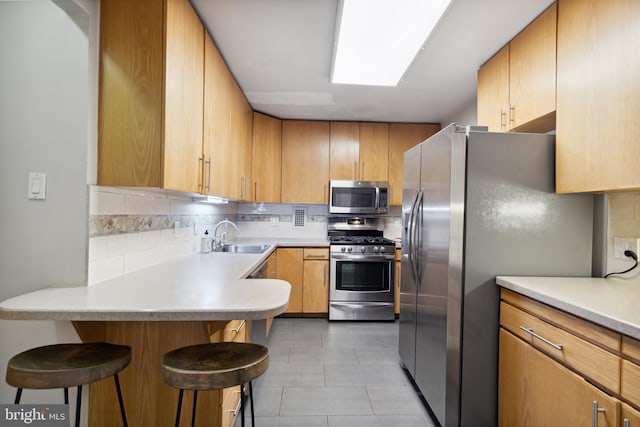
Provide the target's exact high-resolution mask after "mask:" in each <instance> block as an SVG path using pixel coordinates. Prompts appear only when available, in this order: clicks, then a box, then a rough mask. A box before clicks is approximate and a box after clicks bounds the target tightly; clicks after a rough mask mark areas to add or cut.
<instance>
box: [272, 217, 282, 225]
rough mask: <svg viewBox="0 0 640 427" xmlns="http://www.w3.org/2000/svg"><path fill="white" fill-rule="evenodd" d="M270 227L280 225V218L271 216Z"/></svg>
mask: <svg viewBox="0 0 640 427" xmlns="http://www.w3.org/2000/svg"><path fill="white" fill-rule="evenodd" d="M270 219H271V225H273V226H274V227H277V226H278V224H280V218H279V217H277V216H272V217H271V218H270Z"/></svg>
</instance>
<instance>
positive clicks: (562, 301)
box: [496, 276, 640, 340]
mask: <svg viewBox="0 0 640 427" xmlns="http://www.w3.org/2000/svg"><path fill="white" fill-rule="evenodd" d="M496 283H497V284H498V285H500V286H502V287H503V288H506V289H510V290H512V291H514V292H518V293H520V294H522V295H525V296H528V297H531V298H533V299H535V300H538V301H540V302H543V303H545V304H548V305H550V306H552V307H556V308H558V309H560V310H564V311H566V312H568V313H571V314H574V315H576V316H578V317H581V318H583V319H586V320H590V321H592V322H594V323H597V324H599V325H602V326H605V327H607V328H609V329H612V330H614V331H617V332H619V333H621V334H624V335H628V336H630V337H633V338H636V339H639V340H640V309H639V308H638V307H639V306H640V281H639V280H624V279H620V278H614V277H611V278H608V279H602V278H591V277H520V276H498V277H497V278H496Z"/></svg>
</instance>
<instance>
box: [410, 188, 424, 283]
mask: <svg viewBox="0 0 640 427" xmlns="http://www.w3.org/2000/svg"><path fill="white" fill-rule="evenodd" d="M423 194H424V192H423V190H420V191H419V192H418V195H417V197H416V200H415V204H414V207H413V215H412V220H413V221H412V222H413V225H412V227H411V232H412V235H411V247H410V250H411V254H410V256H409V258H410V259H411V272H412V275H413V278H414V280H415V283H416V287H420V269H419V266H420V260H419V255H420V227H419V226H418V225H419V224H418V213H419V212H420V211H421V209H422V198H423Z"/></svg>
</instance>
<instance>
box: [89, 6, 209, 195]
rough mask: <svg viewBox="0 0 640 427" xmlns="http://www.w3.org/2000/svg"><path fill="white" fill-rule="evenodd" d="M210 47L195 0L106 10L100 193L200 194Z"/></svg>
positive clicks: (100, 105)
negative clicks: (124, 189)
mask: <svg viewBox="0 0 640 427" xmlns="http://www.w3.org/2000/svg"><path fill="white" fill-rule="evenodd" d="M203 43H204V27H203V26H202V24H201V23H200V20H199V19H198V16H197V15H196V14H195V12H194V10H193V9H192V8H191V5H190V4H189V2H188V0H140V1H135V2H124V1H117V0H104V1H101V2H100V65H99V79H100V82H99V99H98V184H99V185H107V186H134V187H156V188H165V189H171V190H178V191H186V192H191V193H194V192H201V189H202V188H201V186H200V184H201V183H202V176H201V171H202V162H201V158H202V126H203V61H204V59H203V52H204V48H203ZM199 159H200V160H199Z"/></svg>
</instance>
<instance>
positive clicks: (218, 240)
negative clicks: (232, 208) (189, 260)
mask: <svg viewBox="0 0 640 427" xmlns="http://www.w3.org/2000/svg"><path fill="white" fill-rule="evenodd" d="M222 224H230V225H232V226H233V228H235V229H236V236H237V237H239V236H240V230H238V226H237V225H235V224H234V223H233V222H231V221H229V219H227V218H225V219H223V220H222V221H220V222H219V223H217V224H216V225H215V227H214V228H213V245H214V248H221V247H222V246H223V245H224V241H225V239H226V237H227V234H229V232H228V231H224V232H222V233H221V234H218V227H220V226H221V225H222Z"/></svg>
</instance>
